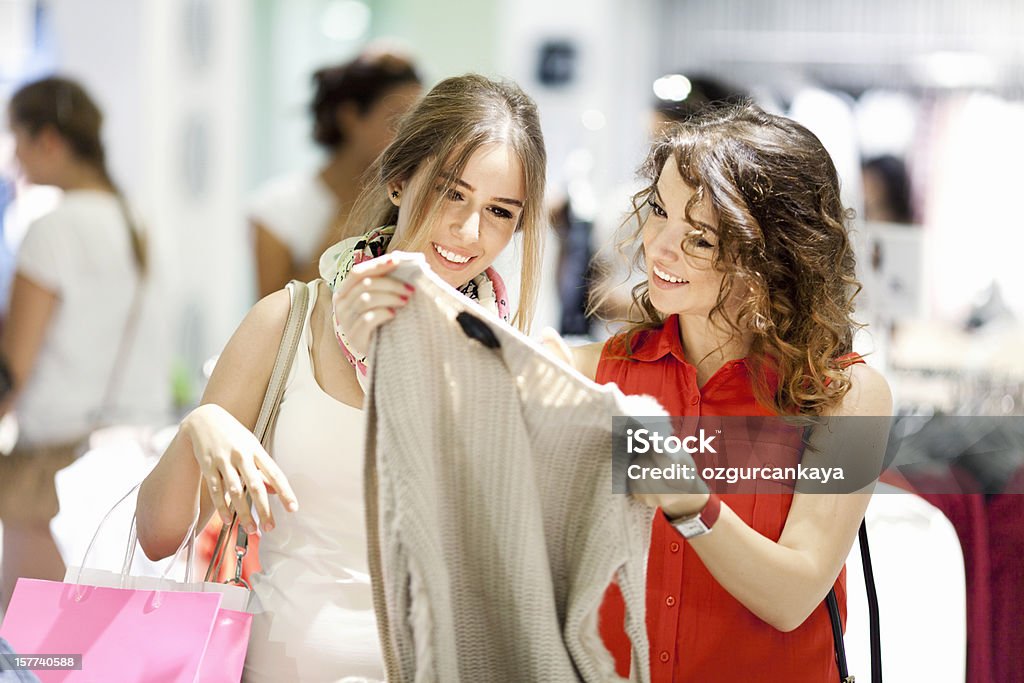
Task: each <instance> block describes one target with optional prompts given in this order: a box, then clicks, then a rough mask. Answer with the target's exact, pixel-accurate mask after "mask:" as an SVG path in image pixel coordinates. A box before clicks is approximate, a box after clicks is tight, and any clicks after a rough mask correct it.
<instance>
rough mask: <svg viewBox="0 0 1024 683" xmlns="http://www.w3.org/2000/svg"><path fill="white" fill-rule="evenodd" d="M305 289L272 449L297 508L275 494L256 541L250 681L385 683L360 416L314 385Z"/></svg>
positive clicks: (314, 289) (246, 676) (311, 287)
mask: <svg viewBox="0 0 1024 683" xmlns="http://www.w3.org/2000/svg"><path fill="white" fill-rule="evenodd" d="M308 287H309V295H310V296H309V299H310V301H309V312H307V314H306V322H305V325H304V326H303V330H302V336H301V338H300V341H299V347H298V352H297V353H296V354H295V360H294V362H293V363H292V367H291V371H290V373H289V375H288V380H287V383H286V384H285V393H284V397H283V398H282V400H281V407H280V409H279V412H278V415H277V422H276V425H275V429H274V435H273V439H272V441H271V448H270V454H271V455H272V456H273V458H274V460H275V461H276V462H277V464H278V465H279V466H280V467H281V469H282V470H283V471H284V473H285V476H287V477H288V481H289V482H290V483H291V485H292V488H293V489H294V491H295V495H296V496H297V497H298V500H299V510H298V512H294V513H289V512H286V511H285V510H284V508H283V506H281V504H280V500H279V499H278V498H277V496H272V497H271V505H272V506H273V511H274V520H275V522H276V525H277V526H276V527H275V528H274V530H273V531H271V532H270V533H268V534H265V535H264V536H263V537H262V538H261V539H260V546H259V553H260V564H261V566H262V570H261V572H260V573H259V574H257V575H255V576H254V577H253V580H252V587H253V592H254V599H253V605H254V611H255V616H254V617H253V624H252V636H251V637H250V639H249V651H248V655H247V657H246V662H245V674H244V676H243V680H244V681H246V683H264V682H267V683H270V682H273V683H282V682H283V681H316V682H328V681H330V682H335V681H342V680H344V679H346V677H351V678H350V680H353V681H363V680H366V679H370V680H383V679H384V676H385V674H384V665H383V661H382V658H381V652H380V644H379V642H378V640H377V622H376V618H375V616H374V612H373V595H372V592H371V588H370V577H369V569H368V567H367V561H366V543H367V540H366V526H365V515H364V510H363V442H364V437H365V432H364V428H363V411H362V410H359V409H358V408H353V407H351V406H348V405H345V404H344V403H341V402H340V401H337V400H336V399H334V398H332V397H331V396H329V395H328V394H327V393H326V392H324V390H323V389H322V388H321V387H320V385H319V384H318V383H317V381H316V377H315V376H314V374H313V365H312V355H311V346H312V345H311V343H310V340H311V339H312V334H311V331H310V322H309V321H310V315H311V313H312V311H313V307H314V305H315V304H316V297H317V290H318V286H317V283H316V282H314V283H310V284H309V285H308ZM304 351H305V352H304Z"/></svg>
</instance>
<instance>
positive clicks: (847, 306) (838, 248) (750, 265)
mask: <svg viewBox="0 0 1024 683" xmlns="http://www.w3.org/2000/svg"><path fill="white" fill-rule="evenodd" d="M669 160H672V161H674V163H675V164H676V167H677V168H678V169H679V173H680V175H682V177H683V180H684V181H685V182H686V183H687V185H689V186H690V187H691V188H693V190H694V196H693V198H692V199H691V201H690V202H689V204H688V205H687V206H686V217H687V220H689V221H690V223H691V224H693V225H694V226H695V227H696V228H698V229H697V230H694V231H692V232H691V233H689V235H688V238H687V239H688V240H690V239H699V231H700V230H702V229H703V230H712V231H713V232H714V233H715V234H717V236H718V249H717V250H716V253H715V256H714V261H713V263H714V267H715V268H717V269H720V270H722V271H724V272H725V273H726V277H725V278H724V280H723V283H722V288H721V289H720V291H719V295H718V300H717V301H716V303H715V306H714V307H713V308H712V310H711V312H710V314H709V315H710V316H711V317H717V318H719V319H720V320H721V321H722V322H725V323H726V325H727V327H728V328H729V329H731V330H732V332H733V333H734V334H736V335H739V334H750V335H752V342H751V346H750V349H749V352H748V356H747V362H748V367H749V370H750V373H751V377H752V379H753V382H754V392H755V395H756V397H757V399H758V401H759V402H760V403H762V404H763V405H765V406H767V407H769V408H771V409H773V410H774V411H775V412H776V413H778V414H780V415H791V416H807V417H810V416H816V415H821V414H822V413H823V412H824V411H825V410H827V409H828V408H830V407H833V406H835V405H837V404H838V402H839V401H840V400H841V399H842V397H843V396H844V395H845V394H846V392H847V391H849V388H850V387H849V380H848V379H847V377H846V375H845V373H844V372H843V371H842V369H841V368H840V367H838V366H837V364H836V358H838V357H839V356H842V355H843V354H846V353H849V352H850V351H851V347H852V341H853V332H854V330H855V329H856V327H857V324H856V323H855V322H854V320H853V308H854V306H853V300H854V297H855V296H856V294H857V293H858V292H859V291H860V284H859V283H858V282H857V279H856V276H855V273H854V267H855V262H854V253H853V248H852V245H851V243H850V239H849V235H848V233H847V228H846V221H847V220H849V219H850V218H851V215H852V214H851V212H849V211H847V210H846V209H844V207H843V205H842V202H841V201H840V198H839V177H838V174H837V173H836V169H835V165H834V164H833V162H832V159H831V157H829V155H828V152H826V151H825V148H824V147H823V146H822V144H821V142H820V141H819V140H818V138H817V137H815V136H814V134H813V133H811V132H810V131H809V130H807V129H806V128H804V127H803V126H801V125H800V124H798V123H796V122H795V121H792V120H790V119H787V118H784V117H781V116H773V115H771V114H767V113H765V112H764V111H762V110H761V109H759V108H758V107H756V106H754V105H750V104H743V105H738V106H731V107H727V108H725V109H717V110H714V111H709V112H706V113H703V114H700V115H698V116H696V117H694V118H693V119H691V120H689V121H687V122H685V123H679V124H675V125H673V126H671V127H669V128H667V129H666V130H665V131H664V132H663V134H662V135H661V137H659V138H658V139H657V140H656V141H655V142H654V144H653V145H652V147H651V150H650V153H649V154H648V157H647V160H646V162H645V163H644V165H643V167H642V169H641V174H642V175H643V177H645V178H647V179H649V180H650V181H651V184H650V186H649V188H648V189H646V190H644V191H642V192H641V193H639V194H637V195H636V196H635V197H634V199H633V205H634V217H635V219H636V221H637V224H636V228H635V230H633V231H632V234H631V236H630V238H629V241H630V242H631V243H632V244H636V241H637V238H638V237H639V235H640V231H641V229H642V226H643V223H644V220H645V219H646V216H647V210H646V209H645V208H644V206H645V202H646V200H647V198H648V197H649V196H650V194H651V193H652V192H653V191H654V188H655V187H656V185H657V182H658V179H659V177H660V174H661V171H662V169H663V168H664V167H665V164H666V163H667V162H669ZM700 202H709V203H710V204H709V206H710V207H711V209H712V210H713V213H714V215H715V216H716V217H717V219H718V225H717V226H707V225H703V224H701V223H700V221H697V220H696V219H694V218H693V217H692V216H691V210H692V209H693V208H694V207H695V206H696V205H697V204H699V203H700ZM687 246H688V245H687V244H684V245H683V247H684V248H687ZM642 252H643V249H642V247H641V248H640V249H638V250H637V252H636V254H635V258H634V266H636V265H639V264H640V263H641V262H642V260H643V253H642ZM736 298H738V299H739V300H740V302H741V303H740V305H739V309H738V310H739V314H738V316H737V317H736V319H735V320H731V319H729V318H728V317H727V316H726V315H725V312H724V310H725V309H724V305H725V302H726V301H733V300H736ZM598 303H599V302H598ZM631 318H633V322H632V324H631V325H630V327H629V328H628V329H627V332H626V341H627V348H632V343H633V341H634V339H635V337H636V335H637V334H638V333H640V332H642V331H644V330H647V329H651V328H654V327H657V326H660V325H661V324H662V323H663V318H662V316H661V314H660V313H659V312H658V311H657V310H656V309H655V308H654V306H653V305H652V304H651V300H650V296H649V293H648V284H647V282H646V281H645V282H643V283H641V284H639V285H637V286H636V287H634V289H633V307H632V309H631ZM772 373H777V376H778V383H777V385H773V384H772V383H770V382H769V380H768V378H769V377H770V375H771V374H772Z"/></svg>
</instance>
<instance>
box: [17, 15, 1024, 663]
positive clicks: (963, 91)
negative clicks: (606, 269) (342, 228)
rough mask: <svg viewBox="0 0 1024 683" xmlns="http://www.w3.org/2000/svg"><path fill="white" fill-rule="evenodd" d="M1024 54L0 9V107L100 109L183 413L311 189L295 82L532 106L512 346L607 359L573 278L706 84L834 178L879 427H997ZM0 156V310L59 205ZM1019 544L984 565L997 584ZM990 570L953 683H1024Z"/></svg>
mask: <svg viewBox="0 0 1024 683" xmlns="http://www.w3.org/2000/svg"><path fill="white" fill-rule="evenodd" d="M1022 35H1024V3H1022V2H1020V1H1019V0H978V1H973V2H968V1H967V0H897V1H895V2H893V1H892V0H858V1H856V2H842V1H840V0H768V1H765V0H629V1H626V0H563V1H561V2H545V1H544V0H479V1H477V2H459V1H457V0H433V1H432V2H423V1H422V0H248V1H244V2H215V1H214V0H88V1H83V0H0V105H3V104H4V103H5V102H6V99H7V97H9V95H10V93H12V92H13V91H14V90H15V89H16V88H17V87H18V86H19V85H21V84H23V83H25V82H27V81H29V80H33V79H35V78H38V77H42V76H45V75H49V74H52V73H60V74H64V75H67V76H71V77H73V78H75V79H78V80H79V81H80V82H81V83H82V84H83V85H85V86H86V88H87V89H88V90H89V91H90V92H91V93H93V95H94V96H95V97H96V99H97V100H98V102H99V103H100V105H101V107H102V109H103V110H104V112H105V115H106V124H105V140H106V143H107V147H108V150H109V159H110V167H111V171H112V174H113V176H114V177H115V178H116V180H117V182H118V183H119V184H120V186H121V187H122V189H123V190H124V192H125V194H126V195H127V196H128V197H129V198H130V200H131V203H132V204H133V206H134V207H135V208H136V210H137V212H138V213H139V215H140V216H141V217H142V218H143V220H144V223H145V225H146V227H147V229H148V231H149V235H150V239H151V240H152V242H153V244H154V245H155V250H154V252H153V253H154V257H155V261H156V263H155V267H154V273H155V277H156V278H157V281H158V282H159V283H160V286H161V287H163V288H164V289H163V290H162V291H163V292H164V296H165V301H166V307H165V309H164V312H165V314H166V316H167V317H168V319H170V320H172V321H173V324H172V325H171V328H170V329H172V330H174V332H173V335H172V336H173V338H172V340H171V344H170V346H171V348H173V351H174V367H175V375H174V379H173V382H174V387H175V396H176V398H177V401H178V406H179V408H180V409H181V410H182V411H185V410H187V409H189V408H190V407H191V406H192V405H194V404H195V401H196V400H197V399H198V395H199V392H200V391H201V388H202V383H203V371H202V368H203V364H204V362H205V361H206V360H207V359H209V358H211V357H213V356H215V355H216V354H217V352H218V350H219V349H220V348H221V347H222V346H223V344H224V343H225V341H226V340H227V338H228V336H229V335H230V334H231V332H232V330H234V328H235V327H236V325H237V324H238V322H239V320H240V318H241V316H242V315H243V314H244V312H245V311H246V310H247V309H248V307H249V306H250V305H251V304H252V303H253V301H254V300H255V292H256V288H255V284H254V273H253V266H252V258H251V256H250V254H251V249H252V245H251V238H250V235H249V231H248V228H247V224H246V213H245V207H246V202H247V201H248V197H250V195H251V194H252V193H253V192H254V191H255V190H256V188H258V187H260V185H261V184H262V183H264V182H265V181H267V180H268V179H269V178H272V177H274V176H276V175H279V174H281V173H285V172H288V171H294V170H296V169H301V168H306V167H314V166H316V165H317V163H318V162H319V159H320V157H319V154H320V153H319V152H318V150H317V148H316V147H315V145H314V144H313V142H312V141H311V139H310V135H309V130H310V119H309V115H308V111H307V105H308V102H309V99H310V96H311V81H310V74H311V73H312V72H313V71H314V70H315V69H317V68H319V67H321V66H324V65H326V64H332V63H337V62H341V61H344V60H346V59H348V58H350V57H352V56H353V55H355V54H357V53H358V52H359V51H360V50H362V49H363V48H364V47H366V46H367V45H368V44H371V43H375V42H376V44H387V45H390V46H393V47H395V48H397V49H400V50H403V51H406V52H407V53H408V54H410V55H411V56H412V57H413V58H414V59H415V60H416V61H417V63H418V65H419V66H420V68H421V72H422V74H423V76H424V78H425V82H426V84H427V85H428V86H429V85H431V84H433V83H435V82H437V81H438V80H439V79H441V78H444V77H446V76H449V75H455V74H460V73H464V72H467V71H478V72H481V73H484V74H487V75H494V76H503V77H507V78H510V79H513V80H515V81H517V82H518V83H520V84H521V85H522V86H523V87H524V88H525V89H526V91H527V92H528V93H530V94H531V95H532V96H533V97H534V98H535V99H536V100H537V102H538V104H539V105H540V108H541V113H542V117H543V125H544V133H545V137H546V141H547V145H548V157H549V168H548V194H549V201H550V203H551V207H552V213H553V214H557V213H559V210H561V215H562V216H563V217H565V220H564V224H563V226H562V229H561V230H560V231H559V232H558V233H557V236H554V238H553V239H551V240H550V242H549V245H548V251H547V255H546V262H547V265H548V268H547V271H546V278H547V279H546V282H545V285H544V292H543V293H542V297H541V302H540V307H539V311H538V317H537V319H536V320H535V322H534V330H535V331H536V330H539V329H541V328H542V327H544V326H548V325H550V326H552V327H555V328H557V329H560V331H561V332H562V333H563V334H564V335H566V336H569V337H572V338H573V339H577V340H578V339H585V338H593V339H599V338H602V337H603V336H606V335H607V331H606V329H605V326H604V324H603V323H602V322H601V321H598V320H591V319H587V318H585V316H583V315H582V313H581V310H582V309H581V304H580V301H582V300H583V292H584V290H585V287H586V281H585V278H584V274H583V273H584V271H585V270H586V261H587V258H588V257H589V256H591V255H592V254H593V253H594V252H595V251H598V250H600V249H601V248H602V247H604V246H606V243H607V242H608V241H609V240H610V239H611V236H612V234H613V233H614V231H615V230H616V227H617V225H618V223H619V222H620V221H619V217H620V216H621V213H622V209H623V208H624V207H626V206H627V205H628V193H629V191H630V190H629V188H630V187H631V186H632V185H634V173H635V171H636V169H637V167H638V166H639V164H640V163H641V161H642V160H643V155H644V152H645V147H646V143H647V140H648V136H649V131H650V127H651V116H652V114H651V112H652V108H653V107H654V106H655V105H656V104H657V103H658V102H659V101H662V102H664V101H677V100H684V99H685V98H686V97H687V96H688V95H689V94H690V92H691V89H692V88H693V84H694V83H698V82H700V80H701V79H711V80H713V81H714V82H716V83H719V84H722V85H723V87H726V88H728V89H730V90H731V91H732V92H737V93H746V94H748V95H749V96H751V97H753V98H754V99H755V100H756V101H757V102H758V103H759V104H761V106H763V107H764V108H766V109H768V110H770V111H773V112H776V113H782V114H787V115H789V116H791V117H793V118H795V119H797V120H798V121H801V122H802V123H804V124H805V125H807V126H808V127H809V128H810V129H811V130H812V131H814V132H815V133H816V134H817V135H818V136H819V137H820V138H821V140H822V141H823V143H824V144H825V146H826V148H828V150H829V151H830V152H831V154H832V156H833V158H834V160H835V162H836V165H837V168H838V169H839V171H840V175H841V177H842V183H843V191H844V202H845V203H846V204H847V205H848V206H849V207H850V208H852V209H853V210H854V211H855V213H856V218H855V219H854V220H853V221H852V223H851V225H852V228H853V230H854V234H855V240H856V244H857V248H858V253H859V262H858V268H859V275H860V279H861V281H862V283H863V285H864V290H863V292H862V294H861V297H860V299H859V301H860V306H859V309H858V310H859V315H860V318H861V320H862V321H863V322H865V323H867V324H868V327H867V328H866V329H865V330H864V331H863V332H862V333H861V335H860V336H859V337H858V341H857V346H858V350H860V351H862V352H864V353H868V354H870V355H869V356H868V357H869V363H871V364H873V365H875V366H876V367H878V368H879V369H881V370H882V371H883V372H884V373H885V374H886V376H887V378H888V379H889V381H890V383H891V385H892V387H893V390H894V394H895V398H896V405H897V410H898V411H899V412H900V413H901V414H913V415H931V414H939V413H941V414H947V415H964V416H970V415H987V416H1020V415H1024V353H1022V352H1021V349H1022V348H1024V324H1022V318H1024V260H1022V256H1021V255H1022V254H1024V217H1022V215H1021V214H1017V213H1014V212H1015V211H1016V210H1017V209H1018V208H1019V207H1018V205H1017V199H1019V198H1020V194H1021V192H1020V186H1021V181H1022V179H1024V170H1022V167H1021V164H1022V160H1024V134H1022V131H1024V41H1022V40H1021V36H1022ZM12 148H13V142H12V140H11V138H10V135H9V134H8V132H7V131H6V129H4V130H2V131H0V160H2V161H0V163H2V166H0V216H2V222H0V230H2V235H3V240H2V243H0V290H2V296H0V300H3V301H6V300H7V293H6V288H7V287H8V286H9V283H10V280H11V277H12V274H13V259H14V256H13V255H14V254H15V253H16V251H17V248H18V244H19V241H20V239H21V238H22V236H23V234H24V232H25V230H26V229H27V226H28V224H29V223H30V222H31V220H32V219H33V218H34V217H36V216H38V215H40V214H41V213H44V212H45V211H47V209H48V208H49V207H51V206H52V205H53V203H54V201H55V196H54V192H53V191H52V190H50V189H47V188H36V187H29V186H27V185H26V184H25V183H24V182H23V181H22V180H21V179H20V178H19V172H18V169H17V167H16V164H15V162H14V160H13V155H12V153H11V152H12ZM514 258H515V255H514V254H510V255H508V259H509V260H514ZM574 266H575V267H574ZM168 381H172V380H171V379H170V378H169V380H168ZM1006 424H1008V425H1009V424H1012V425H1016V424H1017V421H1013V422H1012V423H1011V422H1007V423H1006ZM1006 431H1007V434H1008V435H1007V439H1009V443H1010V444H1011V446H1009V447H1007V448H1006V449H1005V452H1004V453H1003V455H1002V456H1001V457H1003V458H1004V459H1005V460H1006V461H1007V462H1009V463H1010V464H1016V465H1018V466H1019V465H1021V464H1022V463H1024V455H1022V453H1024V448H1022V444H1024V429H1022V428H1020V427H1012V428H1010V427H1007V429H1006ZM958 455H959V454H954V455H950V454H946V455H943V456H941V457H943V458H946V459H949V460H951V459H953V458H954V457H956V456H958ZM937 457H939V456H937ZM1002 467H1003V469H1001V470H999V471H1000V472H1005V473H1006V475H1005V477H1004V480H1002V481H1000V482H999V483H998V487H1003V488H1000V490H1009V489H1008V488H1005V487H1008V486H1010V485H1011V481H1010V479H1011V478H1012V477H1013V476H1014V474H1013V473H1014V472H1016V473H1017V474H1016V483H1017V486H1018V487H1019V488H1021V489H1024V477H1021V476H1020V473H1021V471H1022V470H1021V469H1020V468H1019V467H1010V466H1006V462H1004V463H1003V466H1002ZM976 474H977V476H978V477H979V478H984V477H985V476H986V475H985V472H981V473H976ZM997 497H998V496H997ZM1016 498H1018V499H1019V498H1020V497H1019V496H1017V497H1016ZM1014 505H1016V506H1017V508H1016V509H1017V510H1019V509H1020V506H1019V503H1016V502H1014ZM1010 516H1013V515H1010ZM1017 516H1018V517H1019V515H1017ZM993 528H994V527H993ZM1015 533H1016V534H1017V535H1016V536H1013V538H1011V537H1010V535H1009V534H1008V535H1007V536H1006V537H1005V538H1002V539H1001V540H999V539H995V538H994V537H993V538H992V539H990V540H989V541H988V543H989V546H990V547H992V548H993V549H994V548H995V547H996V546H998V545H999V544H1003V546H1002V547H1003V548H1004V550H1003V551H1001V552H1003V553H1006V554H1007V555H1009V556H1011V557H1012V556H1015V557H1017V558H1019V556H1020V553H1021V552H1024V539H1021V538H1019V536H1021V535H1022V534H1021V532H1020V531H1017V532H1015ZM1014 539H1015V540H1014ZM1014 548H1016V550H1014ZM993 552H995V550H993ZM995 565H996V563H995V561H993V563H992V566H993V567H995ZM971 571H972V570H970V569H969V570H968V583H970V581H971V580H972V577H971V575H970V574H971ZM979 571H980V570H979ZM985 571H989V570H985ZM991 571H992V572H993V574H992V577H993V578H992V581H991V584H990V587H987V588H985V590H986V591H988V593H987V596H988V597H987V602H986V603H985V604H990V605H993V609H996V608H997V606H998V605H1000V604H1002V605H1003V609H1006V610H1011V611H1008V612H1006V613H1004V614H1002V615H1001V616H999V615H997V616H996V617H993V619H996V620H998V619H1002V621H1001V622H998V623H999V624H1001V626H998V627H997V626H994V625H993V626H991V628H990V630H988V631H986V633H987V636H986V637H988V638H989V640H988V641H986V642H985V643H984V644H983V645H978V644H977V643H978V642H981V641H978V640H976V641H975V644H974V647H975V650H974V652H973V654H972V653H970V652H969V653H968V655H967V658H968V662H969V664H968V665H967V671H968V676H967V679H968V680H977V681H982V680H992V681H995V680H998V681H1010V680H1024V679H1019V678H1016V679H1015V678H1012V675H1020V673H1019V672H1020V670H1021V669H1024V667H1019V666H1017V667H1016V669H1015V673H1014V674H1012V675H1011V674H1010V673H1009V670H1010V666H1009V664H1005V663H1004V665H1005V667H1006V668H1005V669H1001V670H998V671H995V670H993V669H992V668H991V667H992V666H995V665H993V664H992V661H990V659H989V658H987V655H986V656H982V655H979V654H978V648H979V647H984V648H986V653H987V652H989V651H990V650H989V649H988V648H991V651H993V652H995V651H998V650H999V648H1015V647H1017V645H1021V646H1024V643H1022V642H1021V641H1020V640H1019V638H1020V636H1010V635H1007V636H1005V637H1006V638H1011V637H1013V638H1018V641H1017V645H1014V644H1013V643H1012V642H1010V641H1005V642H1003V641H999V638H1000V637H1003V636H1000V635H999V634H998V633H997V632H1002V631H1001V629H1006V627H1007V624H1010V623H1016V624H1019V623H1020V620H1019V612H1020V607H1019V605H1020V604H1021V602H1020V601H1017V602H1016V603H1015V604H1016V605H1017V606H1016V607H1013V608H1011V607H1010V604H1011V603H1013V599H1012V596H1013V595H1014V593H1013V590H1017V591H1019V590H1020V588H1019V586H1020V585H1024V575H1022V574H1021V570H1020V569H1019V568H1018V569H1003V570H1000V571H1003V572H1004V573H1003V574H1000V575H999V576H996V574H995V572H996V571H997V570H996V569H994V568H993V569H991ZM973 578H974V579H975V581H976V583H978V582H980V581H981V580H980V579H978V578H977V577H976V576H975V577H973ZM1006 582H1010V583H1013V582H1016V583H1017V586H1018V587H1017V588H1014V589H1011V588H1006V585H1007V583H1006ZM985 583H986V585H988V582H987V580H986V581H985ZM979 585H980V583H979ZM971 590H972V589H971V587H970V586H968V589H967V591H968V594H969V595H970V592H971ZM976 590H980V589H977V588H976ZM1013 610H1016V611H1013ZM968 612H969V614H968V616H967V619H968V620H969V621H970V620H971V619H973V618H977V615H973V616H972V614H971V613H970V612H971V607H970V605H969V607H968ZM993 623H995V622H993ZM1011 630H1013V629H1011ZM969 640H970V639H969ZM1000 643H1001V644H1000ZM968 647H970V642H969V645H968ZM1017 651H1018V652H1019V651H1020V650H1019V649H1018V650H1017ZM922 656H923V653H922ZM972 657H974V659H971V658H972ZM979 657H980V659H979ZM994 659H995V660H999V657H998V656H996V657H995V658H994ZM972 666H973V667H974V668H973V671H974V674H973V676H972V674H971V671H972V668H971V667H972ZM982 667H989V669H986V673H985V674H984V675H983V674H981V673H979V672H981V671H982ZM989 671H995V672H994V673H988V672H989ZM988 676H991V677H988ZM860 679H861V676H858V680H860ZM924 679H925V678H924V677H920V678H916V679H914V678H898V677H897V678H895V679H893V680H924ZM865 680H866V677H865ZM929 680H932V679H929ZM936 680H937V679H936ZM949 680H953V679H949ZM960 680H963V678H960Z"/></svg>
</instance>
